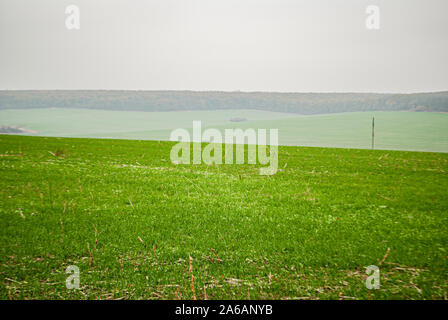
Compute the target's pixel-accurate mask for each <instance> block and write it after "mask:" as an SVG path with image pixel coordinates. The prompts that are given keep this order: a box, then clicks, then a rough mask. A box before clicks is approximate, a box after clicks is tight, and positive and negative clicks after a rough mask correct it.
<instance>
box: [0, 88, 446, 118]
mask: <svg viewBox="0 0 448 320" xmlns="http://www.w3.org/2000/svg"><path fill="white" fill-rule="evenodd" d="M15 108H21V109H25V108H88V109H105V110H127V111H179V110H217V109H219V110H222V109H258V110H266V111H277V112H290V113H300V114H319V113H336V112H352V111H432V112H448V91H446V92H435V93H415V94H378V93H270V92H194V91H95V90H87V91H0V109H15Z"/></svg>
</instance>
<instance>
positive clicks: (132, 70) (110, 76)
mask: <svg viewBox="0 0 448 320" xmlns="http://www.w3.org/2000/svg"><path fill="white" fill-rule="evenodd" d="M70 4H74V5H77V6H79V8H80V18H81V19H80V20H81V21H80V22H81V29H80V30H77V31H76V30H71V31H69V30H67V29H66V27H65V19H66V14H65V8H66V6H68V5H70ZM368 5H377V6H379V8H380V10H381V11H380V13H381V28H380V30H377V31H372V30H367V29H366V27H365V20H366V17H367V14H366V13H365V10H366V7H367V6H368ZM447 14H448V1H446V0H85V1H84V0H82V1H81V0H78V1H77V0H71V1H66V0H57V1H56V0H0V89H145V90H167V89H170V90H223V91H233V90H241V91H282V92H284V91H294V92H310V91H313V92H346V91H350V92H416V91H439V90H448V63H447V61H448V59H447V57H448V19H447V18H446V17H447Z"/></svg>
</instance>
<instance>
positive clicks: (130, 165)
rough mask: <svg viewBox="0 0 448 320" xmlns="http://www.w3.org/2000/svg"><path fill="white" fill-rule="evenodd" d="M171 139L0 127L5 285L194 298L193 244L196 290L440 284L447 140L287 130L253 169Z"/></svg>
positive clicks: (56, 292) (81, 293) (447, 281)
mask: <svg viewBox="0 0 448 320" xmlns="http://www.w3.org/2000/svg"><path fill="white" fill-rule="evenodd" d="M445 130H446V129H445ZM172 145H173V143H171V142H157V141H138V140H135V141H126V140H100V139H67V138H39V137H22V136H5V135H4V136H0V161H1V165H0V170H1V182H0V184H1V188H0V190H1V194H0V197H1V206H0V219H1V224H2V227H1V243H2V246H1V257H0V258H1V267H0V281H1V291H0V298H2V299H24V298H30V299H43V298H48V299H78V298H81V299H88V298H91V299H94V298H98V299H191V298H193V292H192V278H191V274H190V272H189V267H190V266H189V257H190V256H191V257H192V259H193V261H192V268H193V275H194V284H193V287H194V289H195V297H196V298H197V299H204V298H205V297H207V298H208V299H228V298H236V299H444V298H445V299H446V296H447V291H448V260H447V259H448V197H447V190H448V176H447V170H448V154H446V153H422V152H402V151H380V150H356V149H351V150H348V149H331V148H308V147H286V146H285V147H280V152H279V163H280V166H279V168H280V170H279V172H277V174H275V175H273V176H260V175H259V174H258V170H257V166H254V165H221V166H216V165H214V166H207V165H192V166H189V165H174V164H172V163H171V162H170V159H169V154H170V149H171V147H172ZM68 265H77V266H78V267H79V269H80V272H81V274H80V280H81V283H80V289H79V290H68V289H66V287H65V279H66V277H67V275H66V274H65V269H66V267H67V266H68ZM369 265H377V266H379V268H380V272H381V273H380V275H381V278H380V279H381V288H380V289H379V290H368V289H366V287H365V284H364V280H365V278H366V276H367V275H366V273H365V267H367V266H369Z"/></svg>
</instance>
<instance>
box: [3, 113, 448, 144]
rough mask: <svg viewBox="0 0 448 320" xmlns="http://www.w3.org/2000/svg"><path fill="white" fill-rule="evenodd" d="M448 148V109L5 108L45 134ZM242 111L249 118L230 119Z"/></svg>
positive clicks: (10, 117)
mask: <svg viewBox="0 0 448 320" xmlns="http://www.w3.org/2000/svg"><path fill="white" fill-rule="evenodd" d="M373 116H375V119H376V126H375V127H376V130H375V131H376V132H375V147H376V148H377V149H386V150H414V151H430V152H448V113H432V112H351V113H340V114H327V115H313V116H300V115H297V114H285V113H277V112H267V111H259V110H220V111H181V112H126V111H107V110H88V109H24V110H21V109H16V110H0V125H10V126H19V127H24V128H26V129H29V130H34V131H37V133H35V134H31V135H39V136H59V137H85V138H88V137H91V138H117V139H145V140H169V137H170V132H171V131H172V130H173V129H176V128H191V127H192V121H193V120H201V121H202V123H203V128H205V127H214V128H219V129H224V128H229V127H241V128H267V129H269V128H277V129H279V142H280V144H281V145H294V146H318V147H338V148H370V147H371V122H372V117H373ZM235 117H242V118H246V119H248V120H249V121H247V122H238V123H232V122H230V119H231V118H235Z"/></svg>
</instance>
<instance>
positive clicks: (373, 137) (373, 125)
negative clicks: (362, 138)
mask: <svg viewBox="0 0 448 320" xmlns="http://www.w3.org/2000/svg"><path fill="white" fill-rule="evenodd" d="M372 149H375V117H373V118H372Z"/></svg>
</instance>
